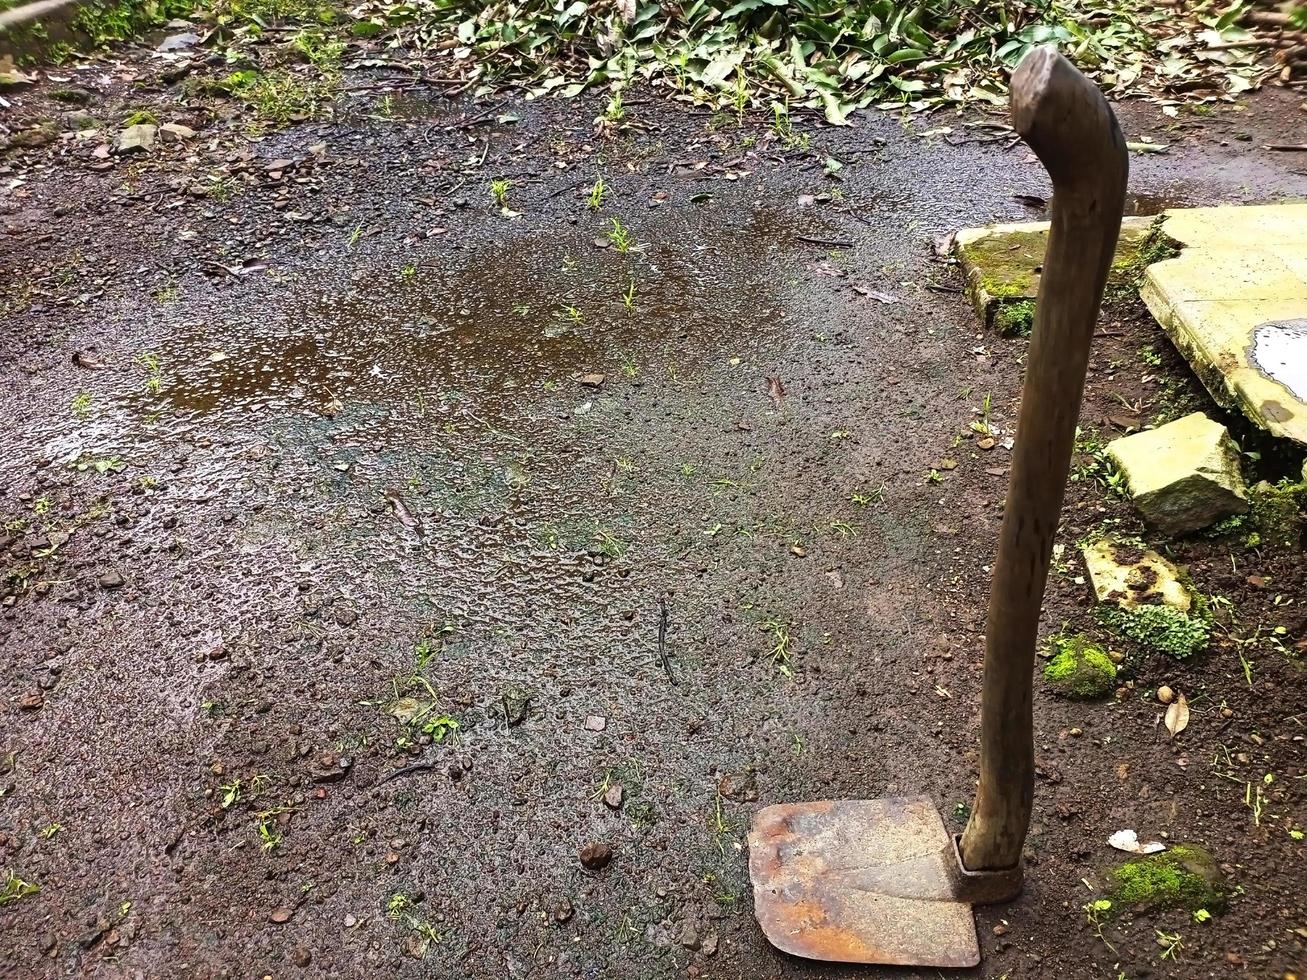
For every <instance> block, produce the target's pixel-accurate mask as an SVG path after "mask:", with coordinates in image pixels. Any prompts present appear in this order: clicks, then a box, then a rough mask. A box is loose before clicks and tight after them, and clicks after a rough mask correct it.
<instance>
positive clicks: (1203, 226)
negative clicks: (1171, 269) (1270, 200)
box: [1165, 203, 1307, 248]
mask: <svg viewBox="0 0 1307 980" xmlns="http://www.w3.org/2000/svg"><path fill="white" fill-rule="evenodd" d="M1165 213H1166V234H1167V236H1168V237H1170V238H1172V239H1174V240H1175V241H1177V242H1179V243H1180V244H1181V245H1188V246H1196V247H1199V248H1212V247H1215V246H1217V245H1219V244H1221V243H1222V242H1224V243H1227V244H1231V245H1235V246H1241V247H1244V248H1272V247H1273V246H1276V245H1307V203H1301V204H1257V205H1250V206H1248V207H1219V208H1173V209H1171V210H1170V211H1167V212H1165Z"/></svg>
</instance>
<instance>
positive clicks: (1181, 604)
mask: <svg viewBox="0 0 1307 980" xmlns="http://www.w3.org/2000/svg"><path fill="white" fill-rule="evenodd" d="M1080 554H1081V556H1082V557H1083V558H1084V560H1085V567H1086V568H1087V569H1088V571H1089V584H1090V585H1092V586H1093V589H1094V595H1095V596H1096V597H1097V599H1098V601H1099V602H1108V603H1113V604H1115V605H1117V606H1120V607H1121V608H1122V609H1134V608H1136V607H1137V606H1143V605H1154V606H1156V605H1163V606H1170V607H1171V608H1172V609H1176V610H1179V611H1180V612H1188V611H1189V606H1190V604H1191V599H1190V597H1189V590H1188V589H1186V588H1185V587H1184V585H1183V584H1182V583H1181V582H1180V570H1179V569H1177V568H1176V567H1175V566H1174V565H1172V564H1171V563H1170V562H1169V561H1167V560H1166V559H1165V558H1163V557H1162V556H1161V555H1159V554H1158V553H1157V552H1155V551H1150V550H1149V549H1147V548H1140V547H1136V546H1133V545H1129V544H1126V543H1124V542H1118V541H1113V540H1112V539H1111V538H1101V539H1099V540H1098V541H1095V542H1094V543H1093V544H1088V545H1085V547H1084V548H1082V549H1081V551H1080Z"/></svg>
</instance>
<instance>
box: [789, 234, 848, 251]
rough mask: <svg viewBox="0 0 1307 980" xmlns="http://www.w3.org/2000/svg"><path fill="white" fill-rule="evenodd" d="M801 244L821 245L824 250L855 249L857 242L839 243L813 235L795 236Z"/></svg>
mask: <svg viewBox="0 0 1307 980" xmlns="http://www.w3.org/2000/svg"><path fill="white" fill-rule="evenodd" d="M794 237H795V238H797V239H798V240H799V241H801V242H807V243H808V244H809V245H821V246H822V247H824V248H853V246H854V245H855V244H856V242H845V241H837V240H835V239H832V238H816V237H814V236H812V235H795V236H794Z"/></svg>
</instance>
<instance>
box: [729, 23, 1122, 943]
mask: <svg viewBox="0 0 1307 980" xmlns="http://www.w3.org/2000/svg"><path fill="white" fill-rule="evenodd" d="M1011 111H1012V122H1013V125H1014V126H1015V127H1016V130H1017V132H1018V133H1020V134H1021V136H1022V137H1023V138H1024V139H1025V141H1026V142H1027V143H1028V144H1029V145H1030V147H1031V148H1032V149H1033V150H1034V151H1035V153H1036V155H1037V156H1038V157H1039V159H1040V162H1041V163H1043V165H1044V167H1045V168H1046V169H1047V170H1048V173H1049V176H1050V177H1051V178H1052V181H1053V192H1054V193H1053V219H1052V226H1051V228H1050V230H1049V236H1048V247H1047V251H1046V253H1045V257H1044V266H1043V274H1042V277H1041V280H1040V285H1039V296H1038V298H1037V301H1036V309H1035V327H1034V333H1033V335H1032V337H1031V342H1030V352H1029V357H1028V361H1027V368H1026V379H1025V388H1024V391H1023V392H1022V398H1021V414H1020V419H1019V422H1018V428H1017V439H1016V445H1015V448H1014V450H1013V454H1012V470H1011V475H1010V480H1009V484H1008V494H1007V501H1006V506H1005V508H1004V514H1003V527H1002V530H1001V531H1000V534H999V544H998V556H997V558H996V560H995V563H994V576H993V581H992V583H991V587H990V602H989V624H988V628H987V629H986V633H985V637H986V642H985V677H984V682H983V687H982V692H981V736H980V780H979V785H978V789H977V794H976V801H975V805H974V806H973V807H972V810H971V818H970V820H969V821H968V823H967V827H966V830H965V831H964V832H963V833H962V835H961V836H960V838H954V837H952V836H950V835H949V833H948V831H947V830H946V829H945V827H944V821H943V820H942V819H941V817H940V815H939V812H938V811H937V810H936V809H935V806H934V804H933V803H931V801H930V799H929V798H927V797H904V798H891V799H881V800H824V801H819V802H814V803H788V804H778V805H775V806H768V807H765V808H763V809H762V810H761V811H759V813H758V814H757V816H756V817H755V818H754V821H753V826H752V828H751V829H750V832H749V876H750V878H751V880H752V882H753V894H754V910H755V914H756V915H757V918H758V922H759V924H760V925H761V926H762V929H763V932H764V933H765V934H766V936H767V938H768V939H769V940H770V941H771V942H772V944H773V945H775V946H776V947H777V948H779V949H781V950H784V951H785V952H787V953H792V954H794V955H796V956H803V957H808V958H810V959H818V960H832V961H838V962H844V963H881V964H889V965H901V966H929V967H966V966H974V965H976V964H977V963H979V962H980V946H979V943H978V942H977V937H976V928H975V923H974V921H973V920H972V916H971V906H973V905H983V904H989V903H994V902H1004V901H1009V900H1010V899H1012V898H1015V897H1016V896H1017V895H1018V894H1019V893H1020V891H1021V885H1022V875H1023V869H1022V864H1021V851H1022V847H1023V846H1024V844H1025V839H1026V832H1027V830H1028V828H1029V825H1030V811H1031V805H1032V801H1033V797H1034V737H1033V718H1032V714H1031V695H1032V691H1031V684H1032V680H1031V677H1032V674H1033V671H1034V659H1035V642H1036V639H1037V632H1038V627H1039V612H1040V607H1041V605H1042V603H1043V599H1044V588H1045V585H1046V583H1047V578H1048V564H1049V558H1050V556H1051V554H1052V547H1053V534H1054V532H1055V531H1056V529H1057V523H1058V515H1059V513H1060V511H1061V509H1062V496H1063V492H1064V490H1065V489H1066V479H1067V472H1068V469H1069V467H1070V463H1071V451H1072V445H1073V443H1074V439H1075V427H1076V420H1077V418H1078V416H1079V413H1080V400H1081V396H1082V394H1083V392H1084V383H1085V370H1086V367H1087V365H1088V362H1089V343H1090V338H1091V337H1092V335H1093V331H1094V323H1095V321H1096V320H1097V317H1098V307H1099V303H1100V302H1101V301H1102V296H1103V286H1104V284H1105V283H1106V281H1107V273H1108V269H1109V267H1110V266H1111V262H1112V255H1113V252H1114V250H1115V248H1116V239H1117V234H1118V233H1119V231H1120V228H1121V212H1122V209H1123V207H1124V203H1125V189H1126V177H1127V171H1128V162H1127V154H1126V147H1125V141H1124V139H1122V136H1121V130H1120V128H1119V127H1118V126H1117V122H1116V117H1115V116H1114V115H1113V114H1112V110H1111V108H1110V107H1109V106H1108V104H1107V101H1106V100H1105V99H1104V98H1103V95H1102V93H1100V92H1099V91H1098V89H1097V88H1096V87H1095V86H1094V85H1093V84H1092V83H1091V82H1090V81H1089V80H1088V79H1086V78H1085V77H1084V76H1083V75H1082V74H1080V72H1079V71H1077V70H1076V68H1075V67H1074V66H1073V65H1072V64H1071V63H1070V62H1069V61H1067V60H1066V59H1065V58H1063V57H1062V56H1061V55H1060V54H1058V53H1057V51H1056V50H1055V49H1054V48H1052V47H1043V48H1037V49H1035V50H1033V51H1031V52H1030V53H1029V54H1028V55H1026V57H1025V58H1024V59H1023V60H1022V62H1021V64H1020V66H1019V67H1018V68H1017V70H1016V72H1015V73H1014V74H1013V76H1012V110H1011Z"/></svg>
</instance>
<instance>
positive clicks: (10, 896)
mask: <svg viewBox="0 0 1307 980" xmlns="http://www.w3.org/2000/svg"><path fill="white" fill-rule="evenodd" d="M40 890H41V886H40V885H35V884H33V883H32V882H30V881H24V880H23V879H22V878H20V877H18V875H16V874H14V872H12V871H8V872H5V877H4V880H3V881H0V908H4V907H5V906H6V905H12V904H13V903H14V902H17V901H19V900H20V899H24V898H26V897H27V896H28V895H35V894H36V893H37V892H39V891H40Z"/></svg>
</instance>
